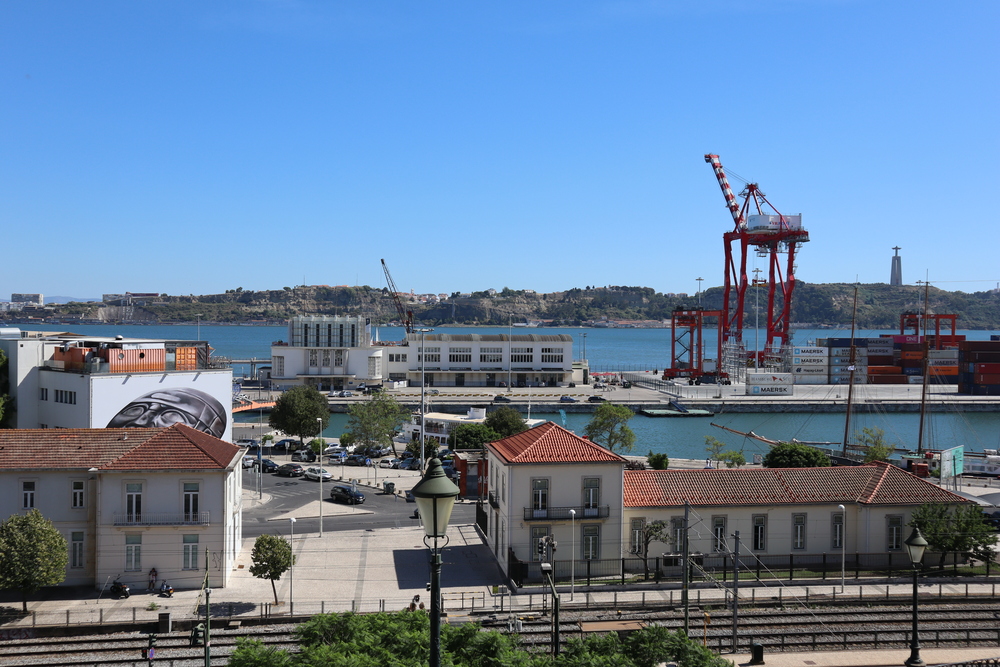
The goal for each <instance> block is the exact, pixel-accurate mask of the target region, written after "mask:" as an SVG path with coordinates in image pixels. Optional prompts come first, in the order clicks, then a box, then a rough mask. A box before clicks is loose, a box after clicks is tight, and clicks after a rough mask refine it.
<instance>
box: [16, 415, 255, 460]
mask: <svg viewBox="0 0 1000 667" xmlns="http://www.w3.org/2000/svg"><path fill="white" fill-rule="evenodd" d="M239 452H240V448H239V447H237V446H236V445H234V444H232V443H229V442H225V441H224V440H220V439H218V438H216V437H214V436H211V435H208V434H207V433H203V432H202V431H198V430H195V429H193V428H191V427H190V426H185V425H184V424H174V425H173V426H169V427H166V428H66V429H11V430H7V429H0V470H37V469H39V468H49V469H53V470H67V469H69V470H79V469H81V468H83V469H90V468H98V469H100V470H178V469H181V470H212V469H220V470H221V469H225V468H227V467H229V465H230V464H231V463H232V462H233V460H234V459H235V458H236V456H237V455H238V454H239Z"/></svg>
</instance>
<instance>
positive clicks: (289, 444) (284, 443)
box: [274, 438, 301, 452]
mask: <svg viewBox="0 0 1000 667" xmlns="http://www.w3.org/2000/svg"><path fill="white" fill-rule="evenodd" d="M300 444H301V443H300V442H299V441H298V440H296V439H294V438H285V439H284V440H279V441H278V442H276V443H274V450H275V451H278V452H284V451H286V450H288V449H294V448H296V447H298V446H299V445H300Z"/></svg>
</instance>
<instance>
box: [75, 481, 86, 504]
mask: <svg viewBox="0 0 1000 667" xmlns="http://www.w3.org/2000/svg"><path fill="white" fill-rule="evenodd" d="M83 499H84V496H83V480H80V479H78V480H74V481H73V509H75V510H78V509H81V508H83V506H84V504H83Z"/></svg>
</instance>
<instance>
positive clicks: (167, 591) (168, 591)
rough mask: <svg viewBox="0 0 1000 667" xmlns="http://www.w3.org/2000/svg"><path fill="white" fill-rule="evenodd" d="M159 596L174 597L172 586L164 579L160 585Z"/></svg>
mask: <svg viewBox="0 0 1000 667" xmlns="http://www.w3.org/2000/svg"><path fill="white" fill-rule="evenodd" d="M160 597H161V598H172V597H174V587H173V586H171V585H170V584H168V583H167V582H166V581H164V582H163V584H161V585H160Z"/></svg>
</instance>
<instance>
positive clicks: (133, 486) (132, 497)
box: [125, 482, 142, 523]
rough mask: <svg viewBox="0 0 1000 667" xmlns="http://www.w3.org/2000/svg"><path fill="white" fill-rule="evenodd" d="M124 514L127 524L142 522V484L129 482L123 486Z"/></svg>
mask: <svg viewBox="0 0 1000 667" xmlns="http://www.w3.org/2000/svg"><path fill="white" fill-rule="evenodd" d="M125 514H126V515H127V516H128V519H127V520H128V522H129V523H135V522H138V521H141V520H142V484H141V483H140V482H129V483H126V484H125Z"/></svg>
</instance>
